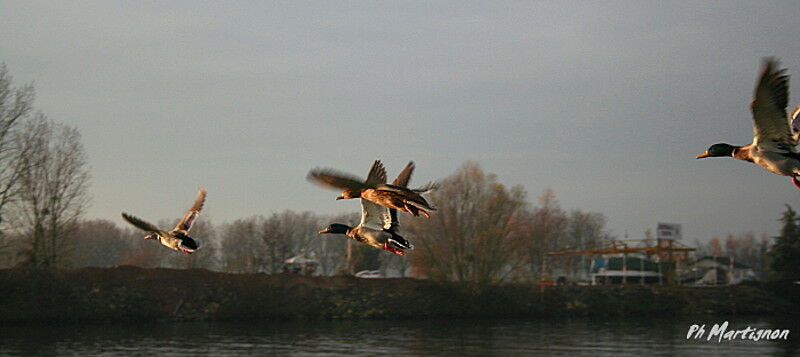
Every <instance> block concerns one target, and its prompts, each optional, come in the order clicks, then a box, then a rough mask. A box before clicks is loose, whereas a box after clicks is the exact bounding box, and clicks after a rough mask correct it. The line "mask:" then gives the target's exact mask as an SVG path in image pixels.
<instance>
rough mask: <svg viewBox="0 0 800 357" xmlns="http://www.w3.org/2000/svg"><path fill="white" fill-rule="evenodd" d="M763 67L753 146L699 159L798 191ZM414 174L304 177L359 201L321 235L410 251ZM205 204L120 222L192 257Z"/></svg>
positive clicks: (790, 117)
mask: <svg viewBox="0 0 800 357" xmlns="http://www.w3.org/2000/svg"><path fill="white" fill-rule="evenodd" d="M763 62H764V64H763V69H762V71H761V75H760V77H759V79H758V82H757V83H756V88H755V94H754V98H753V102H752V103H751V104H750V109H751V111H752V112H753V142H752V143H750V144H747V145H744V146H734V145H730V144H726V143H719V144H714V145H711V147H709V148H708V150H706V151H705V152H704V153H702V154H700V155H697V158H698V159H702V158H706V157H733V158H737V159H739V160H744V161H749V162H752V163H754V164H756V165H759V166H761V167H763V168H764V169H766V170H768V171H770V172H772V173H775V174H778V175H783V176H789V177H791V179H792V183H793V184H794V185H795V186H796V187H797V188H798V189H800V181H798V176H799V175H800V153H798V151H797V148H796V146H797V144H798V141H800V120H798V116H800V106H797V107H796V108H795V109H794V110H792V112H791V114H787V111H786V106H787V103H788V99H789V76H788V75H787V74H786V69H780V64H779V62H778V60H776V59H774V58H765V59H764V61H763ZM413 172H414V163H413V162H409V163H408V165H406V167H405V168H404V169H403V170H402V171H400V173H399V174H398V175H397V177H396V178H395V179H394V181H392V183H391V184H387V183H386V169H385V168H384V167H383V164H382V163H381V162H380V161H379V160H376V161H375V162H374V163H373V164H372V167H371V168H370V170H369V173H368V175H367V179H366V180H361V179H359V178H358V177H356V176H353V175H349V174H345V173H341V172H338V171H336V170H332V169H313V170H311V172H309V173H308V177H307V178H308V180H309V181H311V182H314V183H317V184H319V185H322V186H327V187H330V188H335V189H341V190H342V194H341V195H340V196H338V197H336V199H337V200H340V199H352V198H360V199H361V222H360V223H359V224H358V225H357V226H355V227H350V226H347V225H345V224H341V223H333V224H331V225H329V226H328V227H327V228H325V229H323V230H321V231H319V233H320V234H344V235H346V236H347V237H349V238H351V239H354V240H356V241H358V242H361V243H364V244H367V245H369V246H372V247H375V248H377V249H382V250H386V251H388V252H391V253H394V254H398V255H404V254H405V251H406V250H411V249H414V246H413V245H412V244H411V243H409V242H408V240H406V239H405V238H403V237H402V236H400V235H399V234H398V233H397V232H398V227H399V224H398V220H397V211H398V210H400V211H403V212H406V213H408V214H411V215H412V216H415V217H416V216H419V215H420V214H421V215H423V216H425V217H428V218H430V214H429V213H428V211H435V210H436V209H435V208H433V207H432V206H431V205H430V204H428V202H427V201H426V200H425V198H424V197H422V194H423V193H426V192H428V191H431V190H434V189H436V187H437V185H436V183H429V184H427V185H425V186H423V187H420V188H416V189H410V188H408V183H409V181H410V180H411V174H412V173H413ZM205 200H206V190H205V189H204V188H202V187H201V188H200V189H199V190H198V191H197V198H196V199H195V202H194V204H193V205H192V207H191V208H189V211H188V212H186V215H184V217H183V219H181V220H180V222H178V224H177V225H176V226H175V228H173V229H172V230H170V231H165V230H161V229H159V228H158V227H157V226H155V225H153V224H151V223H148V222H146V221H144V220H142V219H140V218H137V217H135V216H132V215H129V214H127V213H122V218H124V219H125V220H126V221H128V223H130V224H132V225H134V226H135V227H137V228H139V229H141V230H144V231H146V232H147V233H148V234H147V235H145V236H144V239H158V241H159V242H161V244H163V245H164V246H166V247H168V248H170V249H173V250H176V251H178V252H182V253H187V254H191V253H193V252H194V251H195V250H197V249H198V248H199V247H200V242H199V240H198V239H196V238H193V237H190V236H189V230H190V229H191V228H192V224H193V223H194V222H195V220H196V219H197V216H198V215H199V214H200V210H202V209H203V204H204V203H205Z"/></svg>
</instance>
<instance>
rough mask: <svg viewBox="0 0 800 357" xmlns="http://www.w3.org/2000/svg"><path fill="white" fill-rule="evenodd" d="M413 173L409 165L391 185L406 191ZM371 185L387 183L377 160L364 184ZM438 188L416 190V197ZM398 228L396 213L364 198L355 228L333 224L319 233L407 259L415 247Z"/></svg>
mask: <svg viewBox="0 0 800 357" xmlns="http://www.w3.org/2000/svg"><path fill="white" fill-rule="evenodd" d="M413 171H414V163H413V162H410V163H409V164H408V165H407V166H406V167H405V169H403V171H401V172H400V174H399V175H397V178H396V179H395V180H394V181H393V182H392V184H393V185H395V186H398V187H404V188H405V187H406V186H407V185H408V181H409V180H410V179H411V174H412V173H413ZM365 183H366V184H368V185H377V184H383V183H386V170H385V169H384V168H383V164H382V163H381V162H380V161H378V160H376V161H375V162H374V163H373V164H372V168H371V169H370V172H369V175H368V176H367V180H366V182H365ZM434 188H436V185H435V184H428V185H426V186H424V187H422V188H418V189H414V190H413V191H415V192H417V193H420V194H421V193H424V192H426V191H428V190H431V189H434ZM398 230H399V224H398V220H397V210H395V209H390V208H387V207H384V206H381V205H378V204H376V203H374V202H372V201H370V200H367V199H365V198H362V199H361V223H359V224H358V225H357V226H355V227H350V226H348V225H345V224H341V223H333V224H331V225H329V226H328V227H326V228H325V229H323V230H321V231H319V233H320V234H326V233H329V234H344V235H346V236H348V237H349V238H351V239H354V240H356V241H358V242H361V243H364V244H367V245H369V246H372V247H375V248H378V249H382V250H385V251H388V252H391V253H394V254H397V255H405V251H406V250H411V249H414V246H413V245H412V244H411V243H409V242H408V241H407V240H406V239H405V238H403V237H402V236H400V235H399V234H398V233H397V231H398Z"/></svg>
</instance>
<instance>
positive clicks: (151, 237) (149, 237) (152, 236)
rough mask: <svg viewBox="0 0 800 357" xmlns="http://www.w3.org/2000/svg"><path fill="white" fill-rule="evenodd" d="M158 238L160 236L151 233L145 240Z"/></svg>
mask: <svg viewBox="0 0 800 357" xmlns="http://www.w3.org/2000/svg"><path fill="white" fill-rule="evenodd" d="M157 237H158V234H156V233H150V234H148V235H146V236H144V239H156V238H157Z"/></svg>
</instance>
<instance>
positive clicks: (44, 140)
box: [14, 114, 89, 267]
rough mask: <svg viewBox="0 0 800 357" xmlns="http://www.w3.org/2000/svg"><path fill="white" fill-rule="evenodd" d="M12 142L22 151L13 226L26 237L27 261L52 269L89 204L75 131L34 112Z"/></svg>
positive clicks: (86, 175)
mask: <svg viewBox="0 0 800 357" xmlns="http://www.w3.org/2000/svg"><path fill="white" fill-rule="evenodd" d="M16 142H17V144H18V145H19V146H20V147H22V148H23V149H22V150H23V151H24V152H25V153H26V155H25V156H24V157H23V160H22V161H23V162H24V163H23V170H22V171H21V173H20V175H19V184H20V191H19V199H18V200H17V201H16V202H15V205H14V206H15V207H14V211H15V215H16V218H17V219H19V220H18V221H17V222H15V225H17V226H18V227H21V229H23V230H24V231H25V232H26V234H27V236H28V241H29V244H30V246H29V249H28V250H27V251H26V254H27V257H28V263H29V264H31V265H33V266H38V267H56V266H59V264H60V263H61V259H62V258H63V255H64V253H65V252H66V250H67V248H68V243H69V240H68V239H67V238H68V236H69V234H70V233H72V231H73V230H74V229H75V228H76V222H77V220H78V219H79V218H80V217H81V215H82V214H83V212H84V209H85V208H86V206H87V205H88V202H89V197H88V192H87V189H88V185H89V172H88V169H87V159H86V153H85V152H84V149H83V144H81V141H80V133H79V132H78V130H77V129H76V128H73V127H70V126H67V125H64V124H58V123H55V122H52V121H50V120H49V119H47V117H45V116H44V115H43V114H37V115H35V116H34V117H33V118H32V119H31V120H29V121H27V122H26V123H25V125H23V127H22V130H21V131H20V133H19V134H18V135H16Z"/></svg>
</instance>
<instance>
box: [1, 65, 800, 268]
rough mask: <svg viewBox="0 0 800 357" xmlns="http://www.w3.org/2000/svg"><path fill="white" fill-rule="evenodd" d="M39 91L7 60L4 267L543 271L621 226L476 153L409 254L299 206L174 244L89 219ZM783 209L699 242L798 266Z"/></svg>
mask: <svg viewBox="0 0 800 357" xmlns="http://www.w3.org/2000/svg"><path fill="white" fill-rule="evenodd" d="M33 99H34V90H33V86H32V85H23V86H15V85H14V84H13V81H12V78H11V76H10V75H9V74H8V71H7V69H6V67H5V65H2V66H0V267H9V266H19V265H22V266H30V267H37V268H80V267H87V266H96V267H111V266H116V265H125V264H127V265H138V266H142V267H167V268H180V269H191V268H203V269H209V270H216V271H224V272H230V273H268V274H273V273H278V272H281V271H283V269H284V262H285V261H286V260H287V259H288V258H291V257H295V256H302V257H306V258H311V259H314V260H316V261H317V262H318V268H317V273H318V274H321V275H333V274H342V273H348V274H352V273H354V272H356V271H359V270H382V271H384V272H386V271H390V270H391V271H393V272H394V274H395V275H399V276H405V275H407V274H413V275H414V276H419V277H429V278H433V279H439V280H453V281H471V282H478V283H496V282H500V281H537V280H538V279H539V278H540V277H541V276H542V273H543V269H545V268H544V267H543V266H542V263H543V262H544V256H545V253H546V252H548V251H556V250H577V249H588V248H592V247H596V246H598V245H599V244H600V243H602V242H604V241H607V240H610V239H613V238H614V237H613V236H612V235H611V234H610V232H609V231H608V230H607V228H606V222H607V220H606V217H605V215H603V214H602V213H598V212H586V211H583V210H580V209H573V210H569V211H567V210H564V209H562V208H561V206H560V204H559V202H558V200H557V199H556V197H555V193H554V192H553V191H552V190H549V189H547V190H545V191H544V192H543V193H542V194H541V195H540V196H539V197H538V198H537V200H536V202H535V203H531V202H529V200H528V197H527V196H528V195H527V192H526V191H525V189H524V188H523V187H522V186H519V185H517V186H512V187H508V186H506V185H503V184H502V183H500V182H499V181H498V179H497V176H496V175H495V174H492V173H486V172H484V171H483V169H482V168H481V167H480V165H479V164H478V163H476V162H467V163H465V164H464V165H462V166H461V167H460V168H459V169H458V170H456V172H454V173H453V174H451V175H450V176H448V177H446V178H444V179H442V180H440V181H439V189H438V190H435V191H434V192H432V193H430V200H431V202H434V205H436V206H437V207H438V210H437V211H436V212H435V214H434V215H433V217H432V218H431V219H411V218H409V217H406V216H405V215H401V216H400V220H401V222H400V224H401V227H400V229H401V230H400V233H401V234H403V235H404V236H405V237H406V238H408V239H409V240H410V241H411V242H413V244H414V245H415V246H416V249H415V250H414V251H411V252H410V253H409V254H408V255H407V256H397V255H394V254H391V253H388V252H384V251H380V250H376V249H372V248H370V247H368V246H365V245H362V244H358V243H355V242H353V241H352V240H350V239H346V238H345V237H340V236H320V235H319V234H318V231H319V229H320V228H321V227H324V226H327V225H328V224H329V223H331V222H340V223H346V224H349V225H351V226H355V225H357V224H358V222H359V220H360V214H359V213H358V212H352V213H349V214H342V215H337V216H330V215H319V214H315V213H313V212H294V211H291V210H286V211H282V212H277V213H273V214H271V215H269V216H263V215H253V216H251V217H247V218H241V219H237V220H234V221H233V222H224V223H222V224H218V225H214V224H213V223H212V222H211V221H210V220H209V219H208V218H207V217H205V218H204V219H201V220H199V221H198V222H196V224H195V226H194V228H193V232H192V233H193V234H192V235H193V236H196V237H199V238H200V239H201V240H203V244H202V246H203V248H202V249H201V250H199V251H198V252H196V253H195V254H192V255H181V254H176V253H175V252H173V251H169V250H166V249H162V248H161V247H160V246H158V245H157V244H152V243H153V242H150V241H145V240H144V239H142V237H143V234H142V232H140V231H138V230H136V229H133V228H131V227H128V226H127V225H124V224H122V223H119V224H122V226H120V225H118V222H112V221H108V220H102V219H94V220H86V219H83V214H84V212H85V210H86V208H87V207H88V205H89V203H90V199H89V194H88V187H89V178H90V175H89V169H88V159H87V157H86V153H85V150H84V148H83V145H82V144H81V136H80V133H79V131H78V130H77V129H76V128H75V127H72V126H69V125H66V124H63V123H59V122H56V121H54V120H51V119H49V118H48V117H47V116H46V115H45V114H43V113H41V112H38V111H34V110H33ZM782 221H783V223H784V227H783V230H782V233H781V235H780V236H779V237H775V242H776V244H775V245H773V246H772V247H771V248H768V246H769V245H770V239H768V238H767V237H766V236H765V235H762V237H761V238H760V239H759V240H756V239H755V237H754V236H753V235H752V234H746V235H742V236H734V235H729V236H728V237H726V239H725V240H724V242H723V241H722V240H720V239H719V238H714V239H712V240H711V241H710V242H709V243H708V244H707V245H702V244H699V242H698V247H699V250H698V254H699V255H716V256H722V255H723V254H724V255H730V256H734V257H735V258H736V259H737V260H736V261H738V262H742V263H745V264H749V265H751V266H753V267H754V268H756V269H757V270H758V269H759V268H763V269H766V267H768V266H769V267H771V271H773V272H775V274H777V275H780V276H782V277H795V276H796V272H797V271H800V267H797V263H796V262H797V261H800V259H796V258H798V257H800V228H798V227H800V223H798V222H800V218H798V217H797V214H796V213H795V211H793V210H792V208H791V207H788V206H787V212H786V213H785V214H784V217H783V218H782ZM176 222H177V220H171V221H170V220H161V221H160V222H158V224H159V225H160V226H172V225H175V224H176ZM768 250H769V252H767V251H768ZM547 264H548V266H547V267H546V269H545V270H547V271H552V270H558V271H559V275H562V276H568V277H579V276H580V275H581V274H585V273H586V272H587V271H588V270H589V269H590V266H591V260H590V258H589V257H588V256H576V257H561V258H559V259H557V260H548V263H547ZM798 279H800V276H798Z"/></svg>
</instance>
